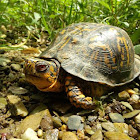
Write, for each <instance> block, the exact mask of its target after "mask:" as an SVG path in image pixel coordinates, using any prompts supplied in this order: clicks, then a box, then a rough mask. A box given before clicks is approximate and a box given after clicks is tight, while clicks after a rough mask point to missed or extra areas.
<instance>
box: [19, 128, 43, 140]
mask: <svg viewBox="0 0 140 140" xmlns="http://www.w3.org/2000/svg"><path fill="white" fill-rule="evenodd" d="M21 138H22V139H23V140H43V139H39V138H38V137H37V134H36V132H35V131H34V130H33V129H31V128H28V129H27V130H26V131H25V132H24V134H22V135H21Z"/></svg>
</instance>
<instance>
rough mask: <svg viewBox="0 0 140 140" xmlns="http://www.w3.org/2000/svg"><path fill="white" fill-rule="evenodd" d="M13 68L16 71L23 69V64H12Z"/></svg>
mask: <svg viewBox="0 0 140 140" xmlns="http://www.w3.org/2000/svg"><path fill="white" fill-rule="evenodd" d="M11 68H12V69H13V70H15V71H20V70H21V66H20V65H19V64H11Z"/></svg>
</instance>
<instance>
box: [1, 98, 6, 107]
mask: <svg viewBox="0 0 140 140" xmlns="http://www.w3.org/2000/svg"><path fill="white" fill-rule="evenodd" d="M6 105H7V101H6V99H5V98H3V97H0V109H2V108H5V107H6Z"/></svg>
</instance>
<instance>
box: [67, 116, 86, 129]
mask: <svg viewBox="0 0 140 140" xmlns="http://www.w3.org/2000/svg"><path fill="white" fill-rule="evenodd" d="M67 126H68V129H70V130H78V129H79V130H82V129H83V127H84V125H83V124H82V117H81V116H78V115H72V116H70V117H69V118H68V122H67Z"/></svg>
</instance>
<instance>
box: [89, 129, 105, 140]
mask: <svg viewBox="0 0 140 140" xmlns="http://www.w3.org/2000/svg"><path fill="white" fill-rule="evenodd" d="M102 139H103V134H102V131H101V130H97V131H96V132H95V133H94V134H93V135H92V136H91V138H90V140H102Z"/></svg>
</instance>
